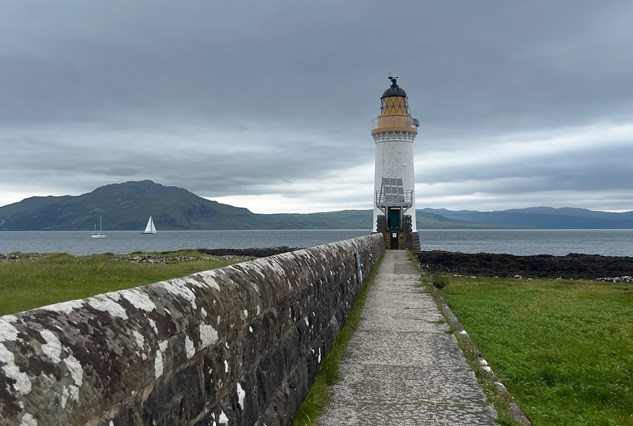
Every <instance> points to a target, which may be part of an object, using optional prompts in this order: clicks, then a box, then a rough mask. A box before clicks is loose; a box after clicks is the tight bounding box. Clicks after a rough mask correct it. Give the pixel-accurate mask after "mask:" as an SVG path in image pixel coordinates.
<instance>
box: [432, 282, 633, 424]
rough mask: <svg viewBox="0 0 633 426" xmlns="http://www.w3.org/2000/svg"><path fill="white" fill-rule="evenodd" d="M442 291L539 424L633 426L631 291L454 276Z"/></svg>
mask: <svg viewBox="0 0 633 426" xmlns="http://www.w3.org/2000/svg"><path fill="white" fill-rule="evenodd" d="M441 293H442V295H443V297H444V298H445V300H446V301H447V303H448V304H449V306H450V307H451V309H452V311H453V312H454V314H455V315H456V316H457V318H459V320H460V322H461V323H462V325H463V326H464V328H465V329H466V330H467V331H468V333H469V335H470V337H471V338H472V339H473V341H474V342H475V344H476V345H477V346H478V347H479V349H480V351H481V353H482V355H483V356H484V358H485V359H486V360H487V361H488V363H489V364H490V366H491V367H492V369H493V370H494V372H495V374H496V375H497V376H498V377H499V378H500V379H501V380H502V381H503V383H504V384H505V385H506V386H507V388H508V390H509V391H510V393H511V394H512V395H513V396H514V397H515V398H516V400H517V402H518V404H519V406H520V407H521V409H522V410H523V411H524V412H525V414H526V415H528V417H530V418H531V419H532V421H533V424H534V425H537V426H538V425H633V286H632V285H626V284H621V285H620V284H607V283H598V282H592V281H565V280H560V281H547V280H534V281H523V280H521V281H519V280H514V279H495V278H464V277H458V278H453V277H452V278H451V279H450V282H449V281H448V280H447V282H446V283H445V285H444V287H443V288H442V289H441Z"/></svg>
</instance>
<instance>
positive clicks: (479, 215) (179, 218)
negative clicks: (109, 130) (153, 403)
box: [0, 180, 633, 231]
mask: <svg viewBox="0 0 633 426" xmlns="http://www.w3.org/2000/svg"><path fill="white" fill-rule="evenodd" d="M416 213H417V225H418V229H465V228H544V229H573V228H577V229H583V228H585V229H586V228H595V229H605V228H614V229H630V228H633V212H625V213H607V212H596V211H591V210H585V209H572V208H562V209H553V208H549V207H535V208H529V209H518V210H505V211H500V212H479V211H470V210H464V211H450V210H444V209H439V210H438V209H422V210H417V212H416ZM150 215H151V216H152V217H153V218H154V223H155V224H156V227H157V228H158V230H185V229H370V228H371V227H372V225H373V224H372V221H373V213H372V211H371V210H369V209H368V210H341V211H335V212H323V213H309V214H298V213H284V214H256V213H253V212H251V211H250V210H248V209H245V208H239V207H233V206H230V205H227V204H221V203H218V202H217V201H210V200H207V199H206V198H202V197H199V196H197V195H195V194H193V193H191V192H189V191H187V190H186V189H183V188H177V187H174V186H163V185H160V184H157V183H154V182H152V181H149V180H145V181H137V182H125V183H118V184H112V185H106V186H102V187H100V188H97V189H95V190H94V191H92V192H90V193H87V194H83V195H79V196H69V195H66V196H61V197H53V196H49V197H31V198H27V199H25V200H22V201H20V202H19V203H14V204H9V205H7V206H4V207H0V231H36V230H50V231H73V230H91V229H93V227H94V226H95V224H97V223H99V217H102V218H103V227H104V229H106V230H142V229H144V227H145V224H146V223H147V218H148V217H149V216H150Z"/></svg>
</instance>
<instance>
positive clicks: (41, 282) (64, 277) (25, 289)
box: [0, 250, 245, 315]
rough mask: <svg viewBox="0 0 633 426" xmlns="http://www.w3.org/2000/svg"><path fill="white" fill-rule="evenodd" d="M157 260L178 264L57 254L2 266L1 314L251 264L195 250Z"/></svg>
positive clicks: (113, 256)
mask: <svg viewBox="0 0 633 426" xmlns="http://www.w3.org/2000/svg"><path fill="white" fill-rule="evenodd" d="M152 255H153V256H155V257H157V258H163V259H164V258H176V261H174V262H168V263H133V262H130V261H129V260H127V259H126V258H124V257H122V256H118V255H113V254H98V255H92V256H78V257H75V256H71V255H68V254H62V253H52V254H45V255H42V256H40V257H36V258H34V259H33V260H21V261H16V262H7V261H4V262H0V294H1V295H2V298H0V315H6V314H12V313H16V312H21V311H25V310H29V309H33V308H36V307H40V306H45V305H49V304H52V303H57V302H63V301H67V300H73V299H81V298H85V297H89V296H94V295H96V294H101V293H107V292H110V291H115V290H121V289H125V288H131V287H138V286H140V285H144V284H150V283H154V282H157V281H161V280H165V279H169V278H176V277H181V276H185V275H189V274H192V273H194V272H199V271H203V270H207V269H214V268H219V267H222V266H226V265H230V264H232V263H236V262H238V261H242V260H245V258H236V257H227V258H222V257H211V256H208V255H203V254H202V253H199V252H197V251H195V250H187V251H177V252H166V253H155V254H152ZM183 256H186V257H187V259H186V261H178V260H177V259H178V258H180V259H182V258H183Z"/></svg>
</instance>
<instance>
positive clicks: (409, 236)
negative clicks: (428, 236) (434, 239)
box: [376, 215, 420, 254]
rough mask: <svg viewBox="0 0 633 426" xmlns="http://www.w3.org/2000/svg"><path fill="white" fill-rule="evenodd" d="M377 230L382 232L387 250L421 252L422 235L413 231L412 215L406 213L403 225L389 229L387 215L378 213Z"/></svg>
mask: <svg viewBox="0 0 633 426" xmlns="http://www.w3.org/2000/svg"><path fill="white" fill-rule="evenodd" d="M376 232H380V233H382V235H383V238H384V239H385V248H386V249H387V250H410V251H411V252H412V253H414V254H417V253H419V252H420V235H419V234H418V233H417V232H414V231H412V226H411V216H407V215H404V216H403V217H402V225H401V227H399V228H397V229H389V228H388V227H387V219H386V216H384V215H378V217H377V218H376Z"/></svg>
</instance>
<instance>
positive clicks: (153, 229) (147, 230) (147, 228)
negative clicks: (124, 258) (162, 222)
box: [142, 216, 156, 234]
mask: <svg viewBox="0 0 633 426" xmlns="http://www.w3.org/2000/svg"><path fill="white" fill-rule="evenodd" d="M142 233H143V234H155V233H156V227H155V226H154V221H153V220H152V217H151V216H150V217H149V220H148V221H147V226H145V231H143V232H142Z"/></svg>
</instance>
